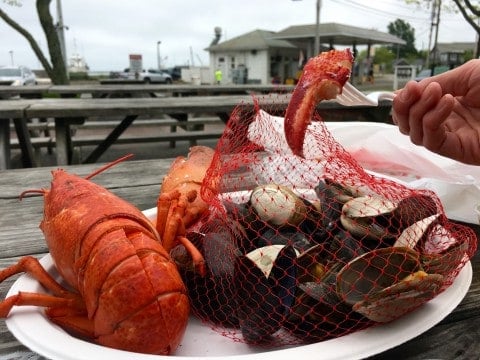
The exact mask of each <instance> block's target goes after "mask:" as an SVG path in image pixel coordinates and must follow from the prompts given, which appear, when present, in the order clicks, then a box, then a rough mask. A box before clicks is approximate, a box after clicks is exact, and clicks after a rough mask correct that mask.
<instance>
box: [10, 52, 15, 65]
mask: <svg viewBox="0 0 480 360" xmlns="http://www.w3.org/2000/svg"><path fill="white" fill-rule="evenodd" d="M9 53H10V61H11V62H12V67H13V66H14V65H13V50H10V51H9Z"/></svg>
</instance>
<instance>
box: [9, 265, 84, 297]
mask: <svg viewBox="0 0 480 360" xmlns="http://www.w3.org/2000/svg"><path fill="white" fill-rule="evenodd" d="M23 272H25V273H28V274H30V275H31V276H33V277H34V278H35V279H37V280H38V282H39V283H40V284H42V285H43V287H44V288H46V289H48V290H50V291H51V292H52V293H54V294H55V295H56V296H59V297H70V298H71V297H78V295H76V294H73V293H72V292H70V291H68V290H67V289H65V288H64V287H63V286H61V285H60V284H59V283H57V282H56V281H55V279H54V278H53V277H51V276H50V274H49V273H48V272H47V271H46V270H45V269H44V268H43V266H42V265H41V264H40V262H39V261H38V259H36V258H34V257H33V256H24V257H22V258H21V259H20V260H18V262H17V263H16V264H15V265H12V266H10V267H8V268H6V269H3V270H1V271H0V282H2V281H3V280H5V279H7V278H9V277H10V276H12V275H15V274H19V273H23Z"/></svg>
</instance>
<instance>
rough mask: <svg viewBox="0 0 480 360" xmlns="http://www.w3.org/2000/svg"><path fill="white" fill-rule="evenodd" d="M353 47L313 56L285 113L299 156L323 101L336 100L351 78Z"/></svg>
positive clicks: (290, 139) (288, 137) (293, 147)
mask: <svg viewBox="0 0 480 360" xmlns="http://www.w3.org/2000/svg"><path fill="white" fill-rule="evenodd" d="M352 63H353V56H352V53H351V51H350V49H348V48H347V49H345V50H330V51H327V52H323V53H320V54H319V55H318V56H316V57H314V58H311V59H310V60H309V61H308V62H307V63H306V64H305V67H304V69H303V74H302V77H301V78H300V80H299V81H298V84H297V86H295V90H294V91H293V94H292V97H291V99H290V102H289V104H288V107H287V111H286V113H285V123H284V128H285V137H286V140H287V143H288V146H289V147H290V148H291V150H292V152H293V153H294V154H295V155H298V156H301V157H303V143H304V140H305V132H306V130H307V127H308V125H309V124H310V122H311V120H312V117H313V113H314V111H315V107H316V106H317V104H318V103H319V102H320V101H321V100H328V99H334V98H335V97H336V96H337V95H338V94H340V93H341V92H342V88H343V85H345V82H347V80H348V79H349V78H350V73H351V70H352Z"/></svg>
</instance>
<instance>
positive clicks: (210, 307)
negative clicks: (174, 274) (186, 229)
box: [172, 222, 241, 326]
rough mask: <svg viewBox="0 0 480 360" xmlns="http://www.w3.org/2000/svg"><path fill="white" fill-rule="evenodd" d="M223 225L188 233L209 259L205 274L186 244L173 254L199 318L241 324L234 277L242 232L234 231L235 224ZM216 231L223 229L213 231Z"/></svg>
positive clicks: (229, 324) (217, 224)
mask: <svg viewBox="0 0 480 360" xmlns="http://www.w3.org/2000/svg"><path fill="white" fill-rule="evenodd" d="M220 225H221V223H219V222H217V223H215V224H213V223H212V224H211V226H212V227H211V228H210V229H204V230H208V231H207V232H206V233H200V232H190V233H188V234H187V238H188V239H189V240H190V241H191V242H192V243H194V245H195V246H196V247H197V248H198V249H199V250H200V252H201V253H202V255H203V256H204V258H205V265H206V270H207V273H206V275H205V276H201V275H199V274H197V273H196V272H195V271H194V269H193V268H192V266H191V262H190V258H189V255H188V254H186V251H185V248H184V247H183V246H177V247H176V248H175V249H174V250H173V251H172V253H173V254H172V257H173V258H174V260H175V261H176V263H177V266H178V269H179V272H180V274H181V276H182V279H183V281H184V283H185V285H186V286H187V289H188V296H189V298H190V302H191V304H192V312H193V313H194V314H195V315H197V316H198V317H199V318H201V319H203V320H206V321H210V322H212V323H216V324H222V325H224V326H238V319H237V318H236V302H235V299H234V292H235V286H234V283H233V276H234V271H235V261H236V258H237V257H238V256H240V255H241V252H240V251H239V249H238V247H237V243H238V242H239V239H238V236H240V235H238V234H237V233H236V232H235V230H232V229H235V227H234V226H231V227H227V226H226V225H225V224H224V225H222V226H220ZM230 225H232V224H230ZM213 230H215V231H219V232H213ZM183 259H186V260H183Z"/></svg>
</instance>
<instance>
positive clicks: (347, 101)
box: [335, 82, 395, 106]
mask: <svg viewBox="0 0 480 360" xmlns="http://www.w3.org/2000/svg"><path fill="white" fill-rule="evenodd" d="M394 97H395V94H394V93H393V92H389V91H373V92H371V93H369V94H368V95H365V94H364V93H362V92H361V91H360V90H358V89H357V88H356V87H355V86H353V85H352V84H350V83H349V82H347V83H345V85H344V86H343V89H342V93H341V94H340V95H338V96H337V97H336V99H335V100H336V101H337V102H338V103H339V104H341V105H344V106H378V101H379V100H390V101H392V100H393V98H394Z"/></svg>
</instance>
